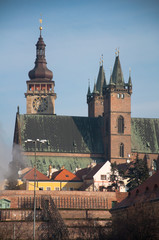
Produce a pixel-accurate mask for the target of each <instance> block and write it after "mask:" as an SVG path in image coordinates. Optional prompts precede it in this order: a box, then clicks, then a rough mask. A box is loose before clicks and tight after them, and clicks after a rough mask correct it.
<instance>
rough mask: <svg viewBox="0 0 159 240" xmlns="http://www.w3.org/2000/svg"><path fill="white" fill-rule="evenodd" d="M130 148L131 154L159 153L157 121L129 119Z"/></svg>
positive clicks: (153, 119) (158, 127)
mask: <svg viewBox="0 0 159 240" xmlns="http://www.w3.org/2000/svg"><path fill="white" fill-rule="evenodd" d="M131 147H132V151H133V152H143V153H159V119H155V118H132V119H131Z"/></svg>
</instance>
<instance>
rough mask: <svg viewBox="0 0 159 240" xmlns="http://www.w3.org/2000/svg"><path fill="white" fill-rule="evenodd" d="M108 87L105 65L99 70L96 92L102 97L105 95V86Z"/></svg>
mask: <svg viewBox="0 0 159 240" xmlns="http://www.w3.org/2000/svg"><path fill="white" fill-rule="evenodd" d="M105 85H106V78H105V72H104V68H103V65H101V66H100V68H99V73H98V78H97V83H96V91H97V92H99V94H100V95H103V86H105Z"/></svg>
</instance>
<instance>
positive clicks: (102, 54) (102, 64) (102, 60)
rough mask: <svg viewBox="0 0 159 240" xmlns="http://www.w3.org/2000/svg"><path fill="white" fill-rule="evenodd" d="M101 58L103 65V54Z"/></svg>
mask: <svg viewBox="0 0 159 240" xmlns="http://www.w3.org/2000/svg"><path fill="white" fill-rule="evenodd" d="M101 58H102V66H103V54H102V56H101Z"/></svg>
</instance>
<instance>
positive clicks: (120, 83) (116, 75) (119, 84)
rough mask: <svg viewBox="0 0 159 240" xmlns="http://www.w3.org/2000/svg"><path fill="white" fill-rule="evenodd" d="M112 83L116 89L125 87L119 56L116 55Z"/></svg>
mask: <svg viewBox="0 0 159 240" xmlns="http://www.w3.org/2000/svg"><path fill="white" fill-rule="evenodd" d="M112 82H113V83H114V84H115V86H116V88H124V87H125V83H124V78H123V73H122V69H121V64H120V60H119V55H117V56H116V59H115V64H114V68H113V73H112Z"/></svg>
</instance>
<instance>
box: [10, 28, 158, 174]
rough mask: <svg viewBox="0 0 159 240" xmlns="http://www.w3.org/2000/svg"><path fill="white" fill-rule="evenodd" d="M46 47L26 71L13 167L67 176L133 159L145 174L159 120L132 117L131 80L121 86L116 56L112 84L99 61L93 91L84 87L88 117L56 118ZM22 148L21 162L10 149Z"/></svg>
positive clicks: (154, 159) (152, 163)
mask: <svg viewBox="0 0 159 240" xmlns="http://www.w3.org/2000/svg"><path fill="white" fill-rule="evenodd" d="M45 47H46V45H45V43H44V40H43V37H42V27H40V36H39V39H38V41H37V44H36V60H35V67H34V68H33V69H32V70H31V71H29V74H28V76H29V80H28V81H26V84H27V88H26V92H25V98H26V106H27V107H26V114H20V112H19V109H18V110H17V114H16V121H15V130H14V141H13V164H15V165H16V166H18V168H20V167H23V166H33V165H34V164H35V159H36V165H37V168H38V170H39V171H41V172H43V173H45V174H46V172H47V170H48V168H49V165H51V166H53V167H55V168H60V167H62V166H64V167H65V168H66V169H68V170H70V171H74V170H75V169H76V168H84V167H87V166H88V165H89V164H90V163H92V162H96V163H100V162H106V161H107V160H109V161H111V162H116V163H117V164H123V163H124V164H127V163H129V162H131V161H133V160H134V159H135V158H136V156H138V157H139V158H141V159H145V160H146V161H147V163H148V167H149V169H152V170H153V169H156V168H157V167H158V161H159V119H152V118H131V95H132V89H133V88H132V86H133V84H132V80H131V73H129V79H128V80H127V82H125V81H124V77H123V73H122V68H121V63H120V58H119V53H116V57H115V63H114V67H113V71H112V74H111V77H110V80H109V81H107V80H106V77H105V72H104V67H103V61H102V62H101V64H100V67H99V73H98V78H97V81H96V82H95V84H94V89H93V91H91V89H90V86H88V93H87V104H88V117H79V116H76V117H72V116H62V115H61V116H60V115H56V112H55V100H56V97H57V95H56V93H55V89H54V88H55V82H54V81H53V73H52V71H51V70H49V69H48V68H47V62H46V58H45ZM17 146H19V148H18V149H20V152H21V159H20V160H19V159H18V158H17V154H16V151H14V149H17Z"/></svg>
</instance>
